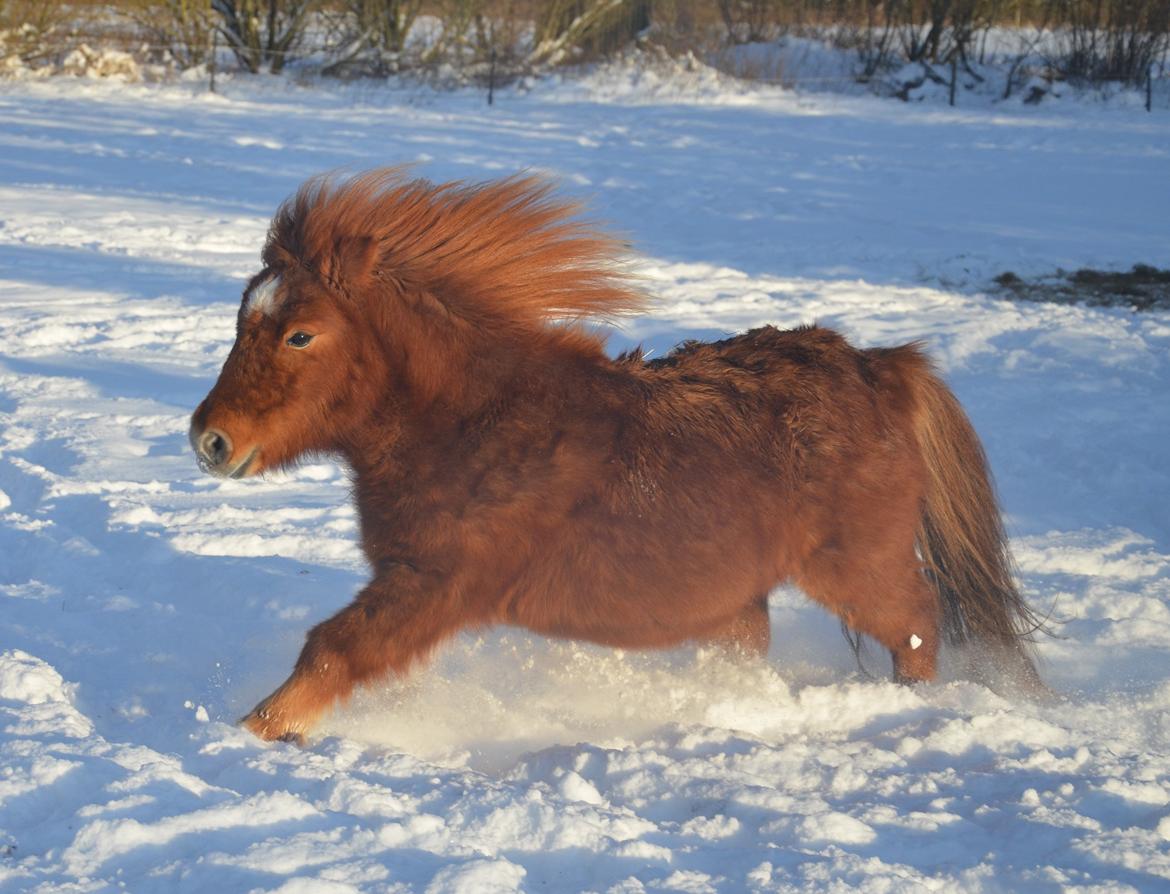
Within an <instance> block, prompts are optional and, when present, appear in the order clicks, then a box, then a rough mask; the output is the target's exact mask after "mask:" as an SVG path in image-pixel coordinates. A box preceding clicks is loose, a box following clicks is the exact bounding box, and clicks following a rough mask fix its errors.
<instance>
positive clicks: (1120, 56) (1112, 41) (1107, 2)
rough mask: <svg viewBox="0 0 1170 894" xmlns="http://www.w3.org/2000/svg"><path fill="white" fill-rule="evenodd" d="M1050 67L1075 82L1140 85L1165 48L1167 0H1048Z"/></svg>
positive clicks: (1169, 23) (1169, 42) (1169, 26)
mask: <svg viewBox="0 0 1170 894" xmlns="http://www.w3.org/2000/svg"><path fill="white" fill-rule="evenodd" d="M1051 3H1052V11H1053V19H1054V20H1055V21H1057V22H1060V23H1061V27H1060V28H1058V29H1057V30H1056V31H1055V36H1056V39H1057V46H1058V49H1057V52H1056V53H1055V54H1054V58H1053V59H1052V64H1053V66H1054V67H1055V68H1056V69H1057V70H1058V71H1059V72H1060V73H1061V74H1062V75H1063V76H1064V77H1066V78H1068V79H1070V80H1074V81H1088V82H1099V81H1121V82H1124V83H1128V84H1140V83H1142V81H1144V80H1145V78H1146V75H1147V72H1148V71H1149V68H1150V66H1151V65H1153V64H1154V63H1155V62H1157V61H1158V60H1159V59H1161V58H1163V57H1164V56H1165V54H1166V51H1167V48H1168V47H1170V0H1051Z"/></svg>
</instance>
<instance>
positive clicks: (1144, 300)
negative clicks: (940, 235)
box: [995, 264, 1170, 310]
mask: <svg viewBox="0 0 1170 894" xmlns="http://www.w3.org/2000/svg"><path fill="white" fill-rule="evenodd" d="M995 284H996V286H998V287H999V290H1000V292H1002V293H1006V294H1008V295H1010V296H1011V297H1013V298H1019V299H1022V300H1024V301H1053V302H1056V303H1057V304H1088V305H1090V306H1093V307H1130V308H1133V309H1134V310H1170V270H1159V269H1158V268H1157V267H1151V266H1149V265H1148V264H1135V265H1134V268H1133V269H1132V270H1129V271H1125V272H1121V271H1112V270H1090V269H1088V268H1083V269H1081V270H1075V271H1073V272H1072V273H1069V272H1068V271H1066V270H1058V271H1056V274H1055V275H1054V276H1048V277H1042V278H1040V279H1035V280H1024V279H1021V278H1020V277H1019V276H1017V275H1016V274H1014V273H1012V272H1010V271H1009V272H1007V273H1001V274H1000V275H999V276H997V277H996V278H995Z"/></svg>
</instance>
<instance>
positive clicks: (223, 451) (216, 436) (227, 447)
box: [199, 428, 232, 466]
mask: <svg viewBox="0 0 1170 894" xmlns="http://www.w3.org/2000/svg"><path fill="white" fill-rule="evenodd" d="M199 452H200V453H201V454H202V455H203V458H204V459H206V460H207V462H208V463H210V464H211V465H212V466H219V465H222V464H223V463H224V462H226V461H227V458H228V457H229V456H231V453H232V442H231V441H229V440H228V436H227V435H225V434H224V433H223V432H220V431H216V430H215V429H214V428H211V429H208V430H207V431H205V432H204V433H203V435H202V436H201V437H200V438H199Z"/></svg>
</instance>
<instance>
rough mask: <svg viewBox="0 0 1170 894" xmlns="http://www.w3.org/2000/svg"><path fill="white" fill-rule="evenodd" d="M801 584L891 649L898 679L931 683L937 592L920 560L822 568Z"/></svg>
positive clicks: (851, 626) (937, 637) (937, 633)
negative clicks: (926, 576) (883, 564)
mask: <svg viewBox="0 0 1170 894" xmlns="http://www.w3.org/2000/svg"><path fill="white" fill-rule="evenodd" d="M797 583H798V584H799V585H800V587H801V589H803V590H804V591H805V592H806V593H807V594H808V595H809V596H811V597H812V598H813V599H815V600H816V601H817V602H819V603H821V604H822V605H824V606H825V607H826V608H828V609H829V610H830V611H832V612H833V613H834V614H836V615H837V616H838V617H840V618H841V620H842V621H843V622H844V623H845V625H846V626H847V627H848V628H849V629H850V630H853V631H855V632H857V633H863V634H865V635H866V636H869V637H871V638H872V639H874V640H876V641H877V642H878V643H880V644H881V645H883V646H885V647H886V648H887V649H889V651H890V656H891V657H892V659H893V664H894V679H895V680H897V681H898V682H900V683H913V682H917V681H921V680H933V679H934V677H935V673H936V671H937V664H938V651H939V640H940V636H941V629H940V620H941V615H942V612H941V606H940V605H939V599H938V594H937V593H936V592H935V590H934V588H933V587H931V586H930V584H929V583H927V581H926V579H925V578H924V577H923V576H922V572H921V571H920V569H919V565H918V561H917V557H916V556H913V554H911V557H910V558H906V559H903V561H902V562H898V563H886V567H884V568H881V567H879V568H874V567H872V566H871V567H869V568H857V567H850V566H837V565H834V566H831V567H821V568H819V569H817V571H816V572H815V573H812V574H807V575H802V576H801V578H800V579H798V581H797Z"/></svg>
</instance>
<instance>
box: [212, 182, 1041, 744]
mask: <svg viewBox="0 0 1170 894" xmlns="http://www.w3.org/2000/svg"><path fill="white" fill-rule="evenodd" d="M627 260H628V255H627V254H626V251H625V249H624V248H623V246H622V244H621V243H620V242H618V241H617V240H616V239H615V238H613V237H611V236H607V235H606V234H605V233H603V232H601V231H600V230H599V229H598V228H597V227H596V226H594V225H591V224H590V223H589V222H587V221H585V220H582V219H581V218H580V216H579V209H578V208H577V206H576V205H575V204H574V203H571V202H568V201H564V200H560V199H558V198H556V197H555V196H554V195H553V192H552V190H551V187H550V186H549V184H548V183H547V182H545V181H543V180H541V179H539V178H534V177H531V176H515V177H511V178H508V179H503V180H499V181H494V182H486V183H479V184H466V183H462V182H454V183H444V184H434V183H431V182H429V181H426V180H423V179H412V178H411V177H409V176H407V175H406V174H405V173H404V172H403V171H402V170H400V169H384V170H377V171H373V172H369V173H365V174H361V175H356V176H352V177H349V178H338V177H331V176H328V175H325V176H320V177H317V178H314V179H311V180H309V181H308V182H307V183H305V184H304V185H303V186H302V187H301V188H300V189H299V190H298V191H297V192H296V194H295V195H293V196H292V197H290V198H289V199H288V200H286V201H285V202H284V203H283V204H282V205H281V206H280V208H279V209H278V211H277V212H276V215H275V217H274V219H273V221H272V225H271V229H270V231H269V233H268V238H267V241H266V244H265V245H264V248H263V252H262V262H263V269H261V270H260V272H259V273H257V274H256V275H255V276H253V277H252V279H251V280H250V281H249V282H248V284H247V287H246V288H245V289H244V293H243V298H242V302H241V304H240V309H239V313H238V317H237V335H236V340H235V343H234V345H233V347H232V349H231V351H230V353H229V354H228V357H227V360H226V361H225V363H224V365H223V369H222V371H221V373H220V375H219V378H218V381H216V383H215V385H214V387H213V388H212V389H211V391H210V393H209V394H208V396H207V398H206V399H205V400H204V401H203V402H202V403H201V404H200V405H199V407H198V409H197V410H196V411H195V413H194V415H193V417H192V421H191V427H190V441H191V444H192V446H193V449H194V451H195V453H196V456H197V459H198V462H199V463H200V465H201V466H202V467H203V469H204V470H206V471H207V472H210V473H212V474H214V475H218V476H224V477H229V478H242V477H244V476H251V475H259V474H262V473H263V472H265V471H266V470H269V469H276V468H280V467H285V466H289V465H290V464H293V463H295V462H296V461H297V460H298V458H300V457H304V456H305V455H307V454H308V455H313V454H333V455H337V456H339V457H340V458H342V459H343V460H344V461H345V462H346V463H347V464H348V465H349V467H350V469H351V470H352V478H353V492H354V499H355V501H356V505H357V512H358V515H359V519H360V529H361V546H362V549H363V551H364V554H365V556H366V558H367V560H368V562H369V565H370V568H371V571H372V578H371V580H370V581H369V583H368V584H367V585H366V586H365V587H364V589H362V590H361V591H360V592H359V593H358V594H357V596H356V598H355V599H354V600H353V602H352V603H351V604H349V605H348V606H347V607H346V608H344V609H342V610H341V611H340V612H338V613H337V614H335V615H334V616H333V617H330V618H328V619H327V620H325V621H322V622H321V623H319V624H317V625H316V626H315V627H313V628H312V629H311V630H310V631H309V633H308V635H307V638H306V641H305V645H304V648H303V650H302V651H301V653H300V656H299V658H298V659H297V661H296V665H295V667H294V668H293V671H292V674H291V675H290V676H289V678H288V679H287V680H286V681H285V682H284V683H283V684H282V685H281V686H280V687H279V688H277V689H276V691H274V692H273V693H272V694H271V695H270V696H268V697H267V698H265V699H264V700H263V701H261V702H260V703H259V704H258V705H257V706H256V707H255V709H254V710H253V711H252V712H251V713H250V714H248V715H247V716H246V717H245V718H244V719H243V721H242V722H243V724H244V725H245V726H246V727H247V728H248V729H250V730H251V731H252V732H254V733H255V734H256V735H257V736H259V737H261V738H262V739H267V740H274V739H284V740H292V741H303V738H304V737H305V736H306V735H307V734H308V733H309V732H310V731H311V730H312V728H313V726H314V724H315V723H316V722H317V721H318V720H319V719H320V717H321V716H322V714H323V713H324V712H326V711H327V710H329V709H331V708H332V706H333V705H334V703H335V702H338V701H339V700H344V699H346V698H347V697H348V696H349V695H350V693H351V692H352V691H353V689H354V688H355V686H357V685H359V684H362V683H365V682H367V681H371V680H374V679H376V678H379V677H381V676H383V675H385V674H388V673H396V674H403V673H405V672H406V671H407V670H408V669H409V668H410V667H411V666H412V665H413V664H414V663H415V662H416V661H418V660H419V659H420V658H422V657H424V656H426V655H427V654H428V653H430V652H431V651H432V650H433V649H434V648H435V647H436V646H437V645H438V644H440V643H441V642H442V641H443V640H445V639H447V638H449V637H451V636H453V635H454V634H456V633H457V632H459V631H460V630H463V629H466V628H476V627H484V626H486V625H494V624H509V625H516V626H519V627H524V628H527V629H529V630H531V631H535V632H537V633H539V634H542V635H545V636H550V637H566V638H576V639H582V640H588V641H592V642H595V643H601V644H606V645H610V646H615V647H621V648H638V649H646V648H653V649H657V648H665V647H671V646H675V645H677V644H680V643H683V642H686V641H700V642H704V641H705V642H712V643H719V644H721V645H724V646H727V647H729V648H734V649H739V650H743V651H746V652H748V653H755V654H765V653H767V651H768V648H769V642H770V634H771V631H770V627H769V617H768V604H767V598H768V593H769V592H770V591H771V590H772V589H773V588H775V587H776V586H777V585H778V584H781V583H783V582H792V583H794V584H795V585H797V586H798V587H799V588H800V589H801V590H802V591H803V592H804V593H805V594H807V595H808V596H809V597H811V598H812V599H813V600H815V601H816V602H818V603H820V604H821V605H823V606H824V607H825V608H826V609H828V610H829V611H830V612H833V613H834V614H836V615H837V616H838V618H839V619H840V621H841V622H842V624H843V626H844V628H846V629H847V631H849V632H851V635H852V636H856V637H857V638H858V640H859V639H860V635H862V634H864V635H866V636H868V637H870V638H872V639H873V640H876V641H877V642H878V643H879V644H881V646H883V647H885V649H888V650H889V652H890V655H891V657H892V663H893V676H894V678H895V679H896V680H898V681H901V682H904V683H915V682H918V681H928V680H931V679H932V678H934V677H935V675H936V672H937V660H938V653H939V648H940V645H941V644H942V643H943V642H944V641H945V642H948V643H951V644H963V643H967V642H972V641H974V642H978V643H980V644H981V645H982V648H983V649H984V650H987V651H989V652H990V653H991V654H992V656H993V657H994V658H995V659H996V661H995V663H996V664H997V665H999V666H1000V667H1001V668H1003V669H1004V670H1005V671H1006V672H1010V673H1011V674H1012V675H1013V676H1014V678H1016V679H1019V680H1021V681H1023V682H1025V683H1030V684H1036V685H1038V684H1039V678H1038V675H1037V672H1036V669H1035V666H1034V664H1033V662H1032V659H1031V656H1030V646H1029V642H1030V639H1031V638H1030V636H1029V634H1030V632H1031V631H1032V630H1033V629H1034V628H1035V626H1036V625H1035V621H1034V617H1033V614H1032V613H1031V611H1030V609H1029V608H1028V606H1027V605H1026V603H1025V601H1024V599H1023V598H1022V597H1021V594H1020V592H1019V590H1018V589H1017V587H1016V584H1015V582H1014V579H1013V575H1012V566H1011V558H1010V555H1009V552H1008V549H1007V546H1006V540H1005V535H1004V530H1003V527H1002V522H1001V520H1000V515H999V510H998V507H997V502H996V497H995V493H994V491H993V487H992V483H991V479H990V476H989V473H988V466H987V460H986V458H985V455H984V452H983V449H982V447H981V445H980V442H979V440H978V438H977V436H976V434H975V432H974V430H973V429H972V426H971V424H970V422H969V421H968V419H967V417H966V416H965V414H964V412H963V410H962V409H961V407H960V405H959V403H958V401H957V399H956V398H955V396H954V395H953V394H952V393H951V391H950V390H949V389H948V388H947V387H946V385H945V384H943V382H942V381H941V380H940V379H939V377H938V376H937V375H936V374H935V373H934V371H933V370H932V367H931V364H930V362H929V360H928V359H927V358H926V356H925V355H924V353H923V351H922V349H921V347H920V346H919V345H918V344H908V345H902V346H900V347H883V348H868V349H858V348H855V347H852V346H851V345H849V344H848V343H847V342H846V341H845V339H844V338H843V337H842V336H840V335H839V334H837V333H836V332H834V331H832V330H830V329H826V328H820V327H816V326H805V327H802V328H798V329H795V330H792V331H780V330H777V329H775V328H773V327H770V326H764V327H762V328H759V329H753V330H751V331H750V332H747V333H744V334H742V335H737V336H735V337H732V338H727V339H725V340H723V341H718V342H714V343H700V342H696V341H690V342H686V343H684V344H682V345H681V346H679V347H677V348H676V349H675V350H674V351H673V352H672V353H671V354H669V355H668V356H665V357H663V358H661V359H656V360H646V359H645V358H644V357H643V355H642V352H641V350H640V349H639V350H634V351H632V352H628V353H625V354H622V355H620V356H617V357H611V356H609V355H607V353H606V352H605V350H604V339H603V336H602V335H601V334H600V332H599V330H598V327H597V326H595V325H588V324H589V323H590V321H593V322H596V321H599V320H612V319H614V318H616V317H618V316H620V315H622V314H626V313H630V312H634V311H637V310H639V309H641V308H642V307H643V306H644V303H645V301H646V297H645V294H644V290H643V289H642V288H640V287H639V286H638V285H637V284H636V281H635V280H634V278H633V277H631V276H630V275H629V274H628V269H629V265H628V264H627V263H626V261H627Z"/></svg>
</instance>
